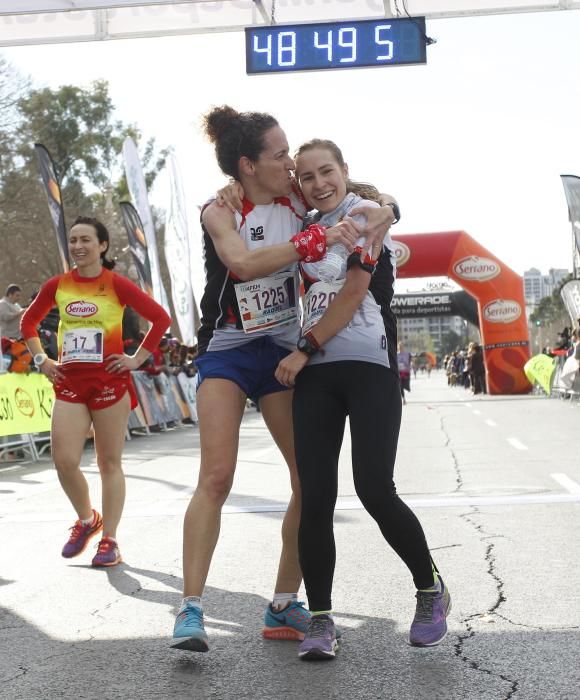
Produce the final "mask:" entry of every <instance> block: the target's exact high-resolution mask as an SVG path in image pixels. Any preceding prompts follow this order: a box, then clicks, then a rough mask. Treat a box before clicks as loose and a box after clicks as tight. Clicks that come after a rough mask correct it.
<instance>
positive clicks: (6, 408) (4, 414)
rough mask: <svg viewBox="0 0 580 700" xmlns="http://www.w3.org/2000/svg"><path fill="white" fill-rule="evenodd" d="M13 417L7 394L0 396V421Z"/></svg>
mask: <svg viewBox="0 0 580 700" xmlns="http://www.w3.org/2000/svg"><path fill="white" fill-rule="evenodd" d="M13 418H14V409H13V408H12V403H11V401H10V399H9V398H8V397H7V396H0V421H3V420H12V419H13Z"/></svg>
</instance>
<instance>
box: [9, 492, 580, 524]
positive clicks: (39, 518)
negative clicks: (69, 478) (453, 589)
mask: <svg viewBox="0 0 580 700" xmlns="http://www.w3.org/2000/svg"><path fill="white" fill-rule="evenodd" d="M404 500H405V503H406V504H407V505H408V506H409V507H411V508H466V507H473V506H514V505H519V506H531V505H538V504H550V503H560V504H562V503H580V492H579V493H537V494H513V495H510V496H461V495H453V494H450V495H441V496H434V497H433V498H405V499H404ZM156 505H157V508H155V507H154V506H153V504H148V505H147V507H143V506H141V507H139V506H138V505H135V506H133V507H128V508H127V509H126V511H125V512H124V513H123V518H130V519H133V518H159V517H175V518H179V519H181V518H183V512H184V503H183V501H180V500H176V501H168V502H164V503H157V504H156ZM336 510H363V505H362V504H361V502H360V501H359V500H358V498H356V497H355V498H351V497H343V498H339V499H338V501H337V503H336ZM285 511H286V504H285V503H256V504H248V505H245V506H232V505H225V506H224V507H223V509H222V512H223V514H224V515H241V514H250V513H284V512H285ZM69 520H70V514H68V513H64V512H61V511H59V512H50V511H46V512H44V513H42V512H38V511H37V510H35V511H30V512H28V513H22V512H14V513H12V514H10V515H6V516H4V517H2V518H1V519H0V526H1V525H3V524H5V523H48V522H65V523H68V522H69Z"/></svg>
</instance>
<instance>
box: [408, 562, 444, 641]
mask: <svg viewBox="0 0 580 700" xmlns="http://www.w3.org/2000/svg"><path fill="white" fill-rule="evenodd" d="M437 578H438V579H439V583H440V584H441V591H440V592H439V593H428V592H424V591H417V594H416V598H417V609H416V610H415V617H414V618H413V622H412V623H411V631H410V633H409V644H411V645H412V646H414V647H434V646H436V645H437V644H439V642H441V641H442V640H443V639H444V638H445V635H446V634H447V616H448V615H449V613H450V612H451V596H450V595H449V591H448V589H447V586H446V585H445V584H444V583H443V579H442V578H441V576H439V574H437Z"/></svg>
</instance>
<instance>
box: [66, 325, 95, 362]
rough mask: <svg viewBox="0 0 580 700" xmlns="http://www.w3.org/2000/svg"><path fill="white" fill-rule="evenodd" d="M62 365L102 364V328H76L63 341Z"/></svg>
mask: <svg viewBox="0 0 580 700" xmlns="http://www.w3.org/2000/svg"><path fill="white" fill-rule="evenodd" d="M60 361H61V363H62V364H63V365H64V364H66V363H67V362H102V361H103V330H102V329H101V328H74V329H73V330H70V331H66V332H65V333H64V335H63V339H62V352H61V360H60Z"/></svg>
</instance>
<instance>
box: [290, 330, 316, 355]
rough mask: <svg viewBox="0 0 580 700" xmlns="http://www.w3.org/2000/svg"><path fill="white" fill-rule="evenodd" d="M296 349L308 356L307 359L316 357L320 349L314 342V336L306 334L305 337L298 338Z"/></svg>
mask: <svg viewBox="0 0 580 700" xmlns="http://www.w3.org/2000/svg"><path fill="white" fill-rule="evenodd" d="M296 347H297V348H298V350H300V352H303V353H305V354H306V355H308V357H312V356H313V355H316V353H317V352H318V350H319V349H320V346H319V345H318V343H317V342H316V340H315V338H314V336H312V334H310V333H306V335H303V336H301V337H300V338H299V340H298V343H296Z"/></svg>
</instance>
